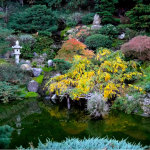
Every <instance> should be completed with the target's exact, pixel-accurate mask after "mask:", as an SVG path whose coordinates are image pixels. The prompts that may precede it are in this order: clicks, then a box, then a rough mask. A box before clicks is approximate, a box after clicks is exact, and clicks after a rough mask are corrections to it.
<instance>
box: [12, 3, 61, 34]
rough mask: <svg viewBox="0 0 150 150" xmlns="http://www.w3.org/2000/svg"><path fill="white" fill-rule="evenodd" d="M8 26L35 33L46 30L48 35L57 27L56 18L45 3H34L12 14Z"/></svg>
mask: <svg viewBox="0 0 150 150" xmlns="http://www.w3.org/2000/svg"><path fill="white" fill-rule="evenodd" d="M10 27H11V28H13V29H14V30H16V31H22V32H26V33H36V32H39V31H44V32H45V31H47V32H48V33H49V35H50V34H51V32H54V31H56V30H57V28H58V23H57V19H56V17H55V15H54V13H53V11H52V10H51V9H50V8H47V6H46V5H34V6H32V7H31V8H27V9H26V10H25V11H23V12H20V13H18V14H14V15H13V16H12V21H11V22H10Z"/></svg>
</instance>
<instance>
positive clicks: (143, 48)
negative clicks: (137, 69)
mask: <svg viewBox="0 0 150 150" xmlns="http://www.w3.org/2000/svg"><path fill="white" fill-rule="evenodd" d="M121 50H122V52H123V53H124V54H125V56H126V57H132V58H138V59H139V60H150V37H148V36H137V37H135V38H133V39H131V40H130V41H129V42H128V43H125V44H123V45H122V47H121Z"/></svg>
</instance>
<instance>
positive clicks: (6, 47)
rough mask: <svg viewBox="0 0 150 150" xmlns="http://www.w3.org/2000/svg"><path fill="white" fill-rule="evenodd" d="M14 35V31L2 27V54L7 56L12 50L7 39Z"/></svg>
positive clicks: (0, 38) (0, 46)
mask: <svg viewBox="0 0 150 150" xmlns="http://www.w3.org/2000/svg"><path fill="white" fill-rule="evenodd" d="M12 33H13V31H12V30H9V29H6V28H2V27H0V54H5V53H6V52H7V51H9V50H11V48H10V46H9V42H8V41H6V38H7V37H8V36H9V35H11V34H12Z"/></svg>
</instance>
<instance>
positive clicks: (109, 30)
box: [99, 24, 119, 38]
mask: <svg viewBox="0 0 150 150" xmlns="http://www.w3.org/2000/svg"><path fill="white" fill-rule="evenodd" d="M99 33H100V34H104V35H108V36H109V37H112V38H116V37H117V36H118V34H119V31H118V29H117V28H116V27H115V26H114V25H112V24H107V25H104V26H102V27H101V28H100V30H99Z"/></svg>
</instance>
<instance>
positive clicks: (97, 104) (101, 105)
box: [87, 93, 109, 118]
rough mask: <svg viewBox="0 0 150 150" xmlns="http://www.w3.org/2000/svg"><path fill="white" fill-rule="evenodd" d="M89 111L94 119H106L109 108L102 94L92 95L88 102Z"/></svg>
mask: <svg viewBox="0 0 150 150" xmlns="http://www.w3.org/2000/svg"><path fill="white" fill-rule="evenodd" d="M87 110H88V111H89V112H90V115H91V116H92V117H94V118H100V117H104V116H105V115H107V114H108V110H109V106H108V105H107V104H106V101H105V100H104V97H103V95H102V94H100V93H92V95H91V97H90V98H89V99H88V102H87Z"/></svg>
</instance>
